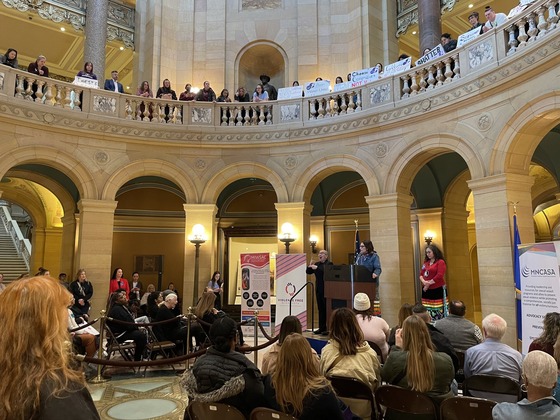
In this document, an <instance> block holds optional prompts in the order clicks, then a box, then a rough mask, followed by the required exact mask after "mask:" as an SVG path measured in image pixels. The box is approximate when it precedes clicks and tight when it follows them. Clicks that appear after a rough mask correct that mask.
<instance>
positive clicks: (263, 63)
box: [237, 43, 286, 95]
mask: <svg viewBox="0 0 560 420" xmlns="http://www.w3.org/2000/svg"><path fill="white" fill-rule="evenodd" d="M262 74H266V75H267V76H269V77H270V82H269V83H270V84H271V85H273V86H275V87H276V89H278V88H281V87H284V86H286V62H285V60H284V57H283V56H282V54H281V53H280V51H279V50H278V49H277V48H275V47H274V46H272V45H270V44H265V43H258V44H255V45H252V46H251V47H249V48H247V49H246V50H245V51H244V52H243V53H242V55H241V57H240V58H239V64H238V74H237V82H238V85H237V86H244V87H245V91H246V92H249V94H250V95H252V94H253V91H254V90H255V87H256V86H257V84H259V83H261V81H260V76H261V75H262Z"/></svg>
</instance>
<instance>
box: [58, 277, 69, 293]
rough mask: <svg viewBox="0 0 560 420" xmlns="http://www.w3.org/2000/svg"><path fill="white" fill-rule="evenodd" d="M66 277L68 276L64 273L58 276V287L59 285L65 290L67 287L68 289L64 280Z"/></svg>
mask: <svg viewBox="0 0 560 420" xmlns="http://www.w3.org/2000/svg"><path fill="white" fill-rule="evenodd" d="M67 277H68V275H67V274H66V273H60V274H59V275H58V282H59V283H60V285H61V286H62V287H64V288H65V289H66V290H68V287H69V285H68V281H67V280H66V279H67Z"/></svg>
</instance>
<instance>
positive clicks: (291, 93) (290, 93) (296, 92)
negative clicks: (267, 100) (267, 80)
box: [278, 86, 302, 101]
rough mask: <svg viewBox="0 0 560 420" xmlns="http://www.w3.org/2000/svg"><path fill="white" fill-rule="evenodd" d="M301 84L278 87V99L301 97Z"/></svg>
mask: <svg viewBox="0 0 560 420" xmlns="http://www.w3.org/2000/svg"><path fill="white" fill-rule="evenodd" d="M301 92H302V90H301V86H292V87H285V88H280V89H278V100H279V101H280V100H282V99H298V98H301Z"/></svg>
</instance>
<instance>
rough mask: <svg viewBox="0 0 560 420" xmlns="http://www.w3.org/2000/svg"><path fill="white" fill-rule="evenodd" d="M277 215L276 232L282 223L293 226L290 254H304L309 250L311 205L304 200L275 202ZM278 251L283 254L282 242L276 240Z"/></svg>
mask: <svg viewBox="0 0 560 420" xmlns="http://www.w3.org/2000/svg"><path fill="white" fill-rule="evenodd" d="M274 206H275V207H276V212H277V215H278V234H280V233H281V229H282V225H283V224H284V223H291V224H292V226H293V227H294V235H295V237H296V240H295V241H294V242H292V243H291V244H290V254H298V253H299V254H306V253H309V252H311V248H310V245H309V218H310V215H311V206H310V205H309V204H307V203H305V202H303V201H302V202H298V203H275V204H274ZM278 253H279V254H285V253H286V248H285V246H284V242H280V241H278Z"/></svg>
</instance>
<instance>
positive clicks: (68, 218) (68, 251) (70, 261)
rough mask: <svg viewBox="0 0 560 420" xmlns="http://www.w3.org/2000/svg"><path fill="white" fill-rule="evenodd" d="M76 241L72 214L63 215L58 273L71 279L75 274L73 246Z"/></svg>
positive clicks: (74, 222) (74, 221)
mask: <svg viewBox="0 0 560 420" xmlns="http://www.w3.org/2000/svg"><path fill="white" fill-rule="evenodd" d="M75 239H76V218H75V217H74V213H70V214H65V215H64V217H63V218H62V240H61V247H60V271H61V272H63V273H66V274H67V275H68V280H70V279H73V278H74V277H73V275H74V274H75V272H76V270H77V269H76V267H74V244H75Z"/></svg>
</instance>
